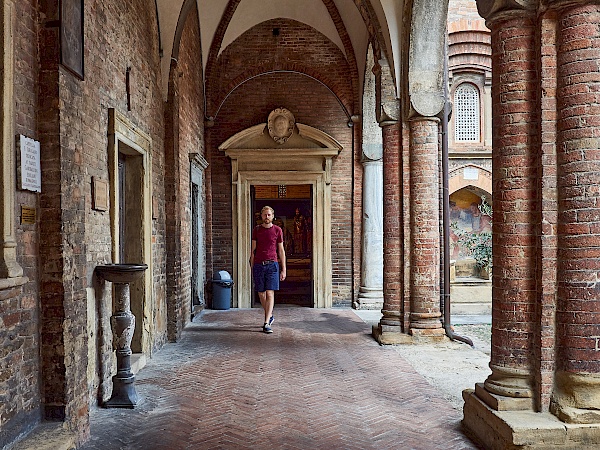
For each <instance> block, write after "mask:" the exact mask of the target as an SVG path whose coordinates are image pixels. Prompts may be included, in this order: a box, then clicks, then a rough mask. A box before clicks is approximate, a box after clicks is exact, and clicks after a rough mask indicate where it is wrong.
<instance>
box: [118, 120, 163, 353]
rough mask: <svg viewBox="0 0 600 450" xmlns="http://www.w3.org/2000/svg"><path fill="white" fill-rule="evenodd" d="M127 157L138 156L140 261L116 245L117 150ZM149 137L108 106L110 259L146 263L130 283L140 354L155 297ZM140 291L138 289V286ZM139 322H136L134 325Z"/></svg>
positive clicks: (147, 349) (147, 343) (146, 346)
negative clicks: (137, 303)
mask: <svg viewBox="0 0 600 450" xmlns="http://www.w3.org/2000/svg"><path fill="white" fill-rule="evenodd" d="M120 150H122V151H123V152H124V153H125V154H129V155H130V156H138V157H140V158H141V164H140V167H139V169H140V170H139V175H140V176H141V179H140V187H141V191H140V197H139V198H137V199H136V200H137V202H138V204H137V205H136V206H137V208H138V210H139V211H140V213H141V215H142V216H141V223H142V229H141V230H140V232H139V239H140V245H141V259H142V260H141V261H123V260H122V258H123V256H122V255H121V254H120V251H119V248H120V245H119V244H120V243H119V239H120V237H119V189H118V186H119V183H118V176H119V169H118V161H119V151H120ZM151 150H152V139H151V138H150V136H149V135H148V134H146V133H144V132H143V131H141V130H140V129H139V128H137V127H136V126H134V125H133V123H131V121H129V119H128V118H127V117H125V115H123V114H122V113H120V112H119V111H117V110H116V109H114V108H109V109H108V168H109V182H110V221H111V236H112V260H113V262H115V263H119V262H135V263H143V264H147V265H148V270H146V271H145V273H144V277H143V279H142V280H141V282H140V283H139V284H138V285H137V286H135V287H133V286H132V293H131V295H132V301H133V300H134V298H136V299H139V301H141V302H142V308H141V310H142V314H143V317H136V321H137V322H139V327H140V328H139V330H140V333H141V336H139V339H140V341H141V343H140V345H141V351H142V354H143V355H150V354H151V353H152V345H151V344H152V338H151V334H152V331H154V330H152V331H151V330H150V327H149V326H148V323H147V322H148V319H147V318H149V317H153V310H154V297H153V289H152V274H153V273H154V272H153V267H152V266H153V264H152V182H151V180H152V152H151ZM138 288H139V289H140V290H141V292H137V289H138ZM137 326H138V325H136V328H137Z"/></svg>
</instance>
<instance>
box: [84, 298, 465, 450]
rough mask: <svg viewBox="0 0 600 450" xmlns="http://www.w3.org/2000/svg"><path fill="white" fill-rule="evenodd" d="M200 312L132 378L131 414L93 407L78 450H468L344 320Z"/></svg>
mask: <svg viewBox="0 0 600 450" xmlns="http://www.w3.org/2000/svg"><path fill="white" fill-rule="evenodd" d="M261 319H262V315H261V311H260V310H257V309H254V310H233V309H232V310H229V311H205V312H204V313H203V314H202V316H201V317H200V318H199V319H197V320H196V322H195V323H193V324H191V325H190V326H189V327H188V328H186V330H185V331H184V333H183V336H182V339H181V340H180V342H178V343H175V344H168V345H166V346H165V347H164V348H163V349H161V350H160V351H159V352H157V353H156V354H155V355H154V356H153V358H152V359H151V360H150V361H149V363H148V365H147V366H146V367H145V368H144V369H143V370H142V371H141V372H140V373H138V375H137V378H136V387H137V392H138V395H139V396H140V402H139V404H138V405H137V406H136V408H135V409H133V410H130V409H102V408H94V409H93V411H92V413H91V438H90V441H89V442H88V443H87V444H86V445H85V446H84V447H83V448H84V449H87V450H91V449H111V450H116V449H149V450H154V449H157V450H158V449H169V450H177V449H302V450H304V449H328V450H330V449H418V450H429V449H443V450H453V449H476V448H477V447H476V446H475V445H474V444H473V443H471V441H469V440H468V439H467V438H466V437H465V436H464V435H463V434H462V433H461V432H460V420H461V414H460V412H458V411H457V410H455V409H453V408H452V407H451V406H450V404H448V403H447V402H446V401H445V400H444V399H443V398H442V397H441V396H440V394H439V393H438V392H437V391H436V390H435V389H434V388H433V387H432V386H431V385H429V384H428V383H427V382H426V381H425V380H424V379H423V378H422V377H421V376H420V375H419V374H417V373H416V372H415V371H414V370H413V369H412V368H411V367H410V365H409V364H407V363H406V361H405V360H403V359H402V357H401V356H400V355H399V354H398V353H397V352H395V351H394V350H393V349H392V348H390V347H386V346H379V345H378V344H377V343H376V342H375V341H374V340H373V339H372V338H371V336H370V327H369V326H368V325H367V324H365V323H363V322H362V321H361V320H360V319H359V318H358V317H357V316H356V315H355V314H354V313H353V312H352V311H350V310H342V309H339V310H338V309H330V310H318V309H309V308H278V307H276V308H275V323H274V328H273V329H274V331H275V332H274V333H273V334H271V335H266V334H264V333H262V331H261V328H260V326H261V325H262V323H261Z"/></svg>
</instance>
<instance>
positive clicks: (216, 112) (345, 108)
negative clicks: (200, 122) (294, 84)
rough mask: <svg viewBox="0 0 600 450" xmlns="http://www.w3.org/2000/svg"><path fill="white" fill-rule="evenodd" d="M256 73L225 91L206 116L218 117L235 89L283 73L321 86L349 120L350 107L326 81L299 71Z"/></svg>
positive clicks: (350, 114)
mask: <svg viewBox="0 0 600 450" xmlns="http://www.w3.org/2000/svg"><path fill="white" fill-rule="evenodd" d="M256 72H257V73H255V74H253V75H251V76H250V75H249V76H246V77H244V78H243V79H242V80H241V81H239V82H238V83H236V84H235V85H232V86H231V88H230V89H228V90H227V93H226V94H225V95H224V96H223V97H222V99H221V100H220V101H219V103H218V105H217V107H216V108H215V109H214V112H208V111H207V115H208V116H210V117H212V118H213V119H216V118H217V117H218V115H219V111H220V110H221V107H222V106H223V104H224V103H225V102H226V101H227V99H228V98H229V96H230V95H231V94H232V93H233V92H235V91H236V90H237V89H239V88H240V87H241V86H243V85H244V84H246V83H248V82H250V81H252V80H254V79H256V78H258V77H261V76H268V75H273V74H278V73H280V74H283V73H293V74H295V75H300V76H304V77H306V78H309V79H311V80H313V81H316V82H317V83H319V84H321V85H322V86H324V87H325V88H326V89H327V90H328V91H329V92H331V94H332V95H333V96H334V97H335V99H336V100H337V101H338V103H339V105H340V107H341V108H342V110H343V111H344V113H345V114H346V116H347V117H348V119H350V117H351V116H352V111H353V110H352V109H349V108H351V105H348V103H347V102H345V101H344V98H343V97H340V95H339V94H338V93H337V92H336V91H335V90H334V89H332V88H331V87H330V86H331V85H330V84H328V83H327V81H326V80H321V79H319V78H316V77H314V76H312V75H310V74H308V73H306V72H303V71H299V70H270V71H256Z"/></svg>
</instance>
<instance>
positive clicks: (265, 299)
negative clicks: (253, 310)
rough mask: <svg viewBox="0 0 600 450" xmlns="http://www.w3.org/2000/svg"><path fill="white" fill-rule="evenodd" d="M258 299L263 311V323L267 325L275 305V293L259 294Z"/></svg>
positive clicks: (269, 291)
mask: <svg viewBox="0 0 600 450" xmlns="http://www.w3.org/2000/svg"><path fill="white" fill-rule="evenodd" d="M258 298H259V300H260V304H261V305H262V307H263V309H264V311H265V323H269V319H270V318H271V316H272V315H273V306H274V305H275V291H271V290H268V291H265V292H259V293H258Z"/></svg>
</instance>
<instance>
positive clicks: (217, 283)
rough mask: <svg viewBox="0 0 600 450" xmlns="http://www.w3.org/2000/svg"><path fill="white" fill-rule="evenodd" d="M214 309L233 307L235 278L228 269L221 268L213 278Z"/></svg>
mask: <svg viewBox="0 0 600 450" xmlns="http://www.w3.org/2000/svg"><path fill="white" fill-rule="evenodd" d="M212 285H213V301H212V309H229V308H230V307H231V288H232V287H233V280H232V279H231V275H229V272H227V271H226V270H219V271H218V272H217V273H215V274H214V276H213V279H212Z"/></svg>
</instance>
